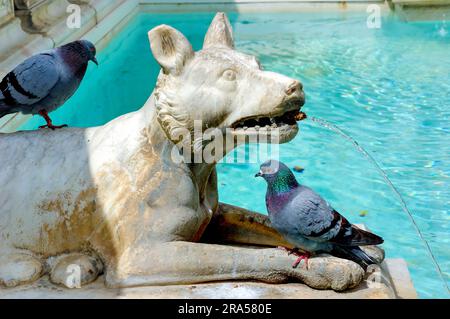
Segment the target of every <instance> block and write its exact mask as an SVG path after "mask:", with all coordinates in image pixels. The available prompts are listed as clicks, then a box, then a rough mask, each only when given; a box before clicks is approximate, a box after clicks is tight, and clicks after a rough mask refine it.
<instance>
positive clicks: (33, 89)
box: [0, 53, 60, 106]
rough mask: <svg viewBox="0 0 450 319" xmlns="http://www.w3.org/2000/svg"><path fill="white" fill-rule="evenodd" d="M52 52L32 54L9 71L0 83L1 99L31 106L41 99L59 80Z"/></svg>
mask: <svg viewBox="0 0 450 319" xmlns="http://www.w3.org/2000/svg"><path fill="white" fill-rule="evenodd" d="M59 75H60V69H59V67H58V64H57V61H56V59H55V57H54V56H53V54H51V53H42V54H38V55H34V56H32V57H30V58H28V59H27V60H25V61H24V62H22V63H21V64H19V65H18V66H17V67H16V68H15V69H14V70H12V71H11V72H9V73H8V74H7V75H6V76H5V78H4V79H3V80H2V82H1V84H0V89H1V91H2V95H3V100H4V101H5V103H6V104H8V105H12V106H32V105H33V104H35V103H38V102H39V101H41V100H43V99H44V98H45V97H47V95H48V94H49V93H50V91H51V89H52V88H53V87H54V86H55V84H56V83H57V82H58V80H59Z"/></svg>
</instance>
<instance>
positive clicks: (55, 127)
mask: <svg viewBox="0 0 450 319" xmlns="http://www.w3.org/2000/svg"><path fill="white" fill-rule="evenodd" d="M64 127H68V125H67V124H64V125H57V126H55V125H52V124H51V125H42V126H39V128H40V129H43V128H49V129H51V130H53V131H54V130H57V129H61V128H64Z"/></svg>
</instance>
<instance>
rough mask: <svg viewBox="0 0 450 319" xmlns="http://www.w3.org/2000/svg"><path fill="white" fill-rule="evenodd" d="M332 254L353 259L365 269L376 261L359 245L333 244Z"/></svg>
mask: <svg viewBox="0 0 450 319" xmlns="http://www.w3.org/2000/svg"><path fill="white" fill-rule="evenodd" d="M331 253H332V254H333V255H334V256H336V257H340V258H344V259H348V260H351V261H354V262H355V263H357V264H358V265H360V266H361V267H362V268H363V269H364V270H367V267H368V266H369V265H374V264H377V263H378V262H377V261H376V260H375V259H373V258H372V257H370V256H369V255H367V254H366V253H365V252H364V251H363V250H362V249H361V248H359V247H357V246H356V247H344V246H338V245H335V246H334V247H333V250H332V252H331Z"/></svg>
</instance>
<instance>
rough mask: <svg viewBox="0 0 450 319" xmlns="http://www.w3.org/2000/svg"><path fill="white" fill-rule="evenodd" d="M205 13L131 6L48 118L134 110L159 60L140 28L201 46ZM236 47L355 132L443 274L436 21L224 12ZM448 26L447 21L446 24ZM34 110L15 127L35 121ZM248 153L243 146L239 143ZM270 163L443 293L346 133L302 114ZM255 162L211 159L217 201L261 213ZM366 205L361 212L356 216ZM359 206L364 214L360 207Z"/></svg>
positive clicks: (448, 44)
mask: <svg viewBox="0 0 450 319" xmlns="http://www.w3.org/2000/svg"><path fill="white" fill-rule="evenodd" d="M212 17H213V14H171V15H150V14H146V15H139V16H138V17H137V18H136V19H135V20H134V21H133V22H132V23H131V24H130V25H129V26H128V27H126V29H125V30H124V31H123V32H122V33H121V34H120V35H118V36H117V37H116V39H114V40H113V42H111V44H110V45H109V46H108V47H107V48H106V49H105V50H103V51H102V52H101V53H100V54H99V62H100V66H99V67H98V69H97V68H96V67H95V66H94V65H92V66H90V68H89V71H88V73H87V76H86V78H85V80H84V82H83V84H82V86H81V87H80V89H79V91H78V92H77V93H76V95H75V96H74V97H73V98H72V99H71V100H70V101H69V102H67V103H66V105H65V106H64V107H62V108H60V109H59V110H57V111H56V112H54V113H53V114H52V118H54V121H55V123H67V124H69V125H71V126H92V125H99V124H103V123H105V122H107V121H108V120H110V119H112V118H114V117H116V116H118V115H120V114H123V113H127V112H130V111H133V110H136V109H138V108H139V107H140V106H141V105H143V103H144V102H145V101H146V99H147V97H148V96H149V95H150V93H151V92H152V90H153V87H154V84H155V81H156V76H157V74H158V72H159V67H158V66H157V64H156V63H155V62H154V60H153V58H152V56H151V53H150V50H149V44H148V40H147V31H148V30H149V29H151V28H152V27H154V26H156V25H158V24H161V23H165V24H169V25H172V26H174V27H176V28H177V29H179V30H181V31H182V32H183V33H184V34H185V35H186V36H187V37H188V38H189V40H190V41H191V42H192V44H193V46H194V48H196V49H199V48H201V45H202V41H203V37H204V34H205V32H206V30H207V28H208V24H209V22H210V21H211V19H212ZM230 18H231V21H232V24H233V27H234V29H235V38H236V46H237V48H238V49H239V50H241V51H244V52H247V53H251V54H254V55H256V56H258V57H259V58H260V60H261V62H262V64H263V65H264V67H265V69H267V70H271V71H276V72H280V73H283V74H286V75H288V76H291V77H294V78H298V79H300V80H301V81H302V82H303V84H304V87H305V92H306V96H307V104H306V106H305V109H304V110H305V111H306V112H307V113H308V114H309V115H313V116H316V117H319V118H323V119H326V120H328V121H330V122H332V123H334V124H336V125H338V126H339V127H341V128H342V129H343V130H344V131H345V132H346V133H348V134H350V135H351V136H352V137H353V138H355V139H356V140H357V141H358V142H359V143H360V145H361V146H363V147H364V148H365V149H367V151H368V152H369V154H371V155H372V156H373V157H374V158H375V159H376V160H377V162H378V163H379V165H380V166H381V167H382V168H383V169H384V170H385V171H386V172H387V175H388V176H389V178H390V179H391V180H392V181H393V183H394V185H395V186H396V187H397V188H398V190H399V191H400V193H401V195H402V196H403V198H404V199H405V201H406V203H407V205H408V207H409V209H410V210H411V211H412V213H413V215H414V217H415V219H416V221H417V223H418V225H419V227H420V228H421V230H422V232H423V234H424V236H425V238H426V239H427V241H428V242H429V244H430V246H431V248H432V250H433V253H434V254H435V256H436V258H437V261H438V262H439V264H440V267H441V268H442V270H443V272H444V276H445V280H446V282H447V284H449V283H450V250H449V244H450V235H449V234H450V226H449V225H450V224H449V221H450V214H449V207H450V187H449V185H450V183H449V181H450V161H449V160H450V138H449V133H450V107H449V101H450V54H449V53H450V35H449V33H448V32H447V33H446V30H447V26H446V25H445V24H443V23H441V22H430V23H410V24H405V23H401V22H399V21H396V20H395V19H391V18H384V19H383V23H382V28H381V29H368V28H367V27H366V16H365V15H359V14H346V15H341V14H336V13H329V14H310V13H308V14H270V15H266V14H260V15H256V14H255V15H247V14H245V15H244V14H243V15H236V14H235V15H230ZM448 29H449V30H448V31H450V28H448ZM41 124H42V120H40V119H39V118H34V119H32V120H30V121H29V122H27V123H26V124H25V125H24V127H23V129H35V128H36V127H37V126H38V125H41ZM249 150H250V151H254V150H255V149H254V146H251V147H247V148H245V147H242V148H240V149H239V151H240V152H244V151H249ZM280 155H281V160H282V161H284V162H285V163H286V164H288V165H289V166H291V167H293V166H295V165H299V166H302V167H304V168H305V171H304V172H303V173H302V174H298V179H299V180H300V182H302V183H304V184H306V185H309V186H310V187H312V188H314V189H315V190H317V191H318V192H319V193H321V194H322V195H323V196H324V197H325V198H327V199H328V200H329V201H330V202H331V203H332V205H333V206H334V207H335V208H336V209H337V210H339V211H340V212H342V213H343V214H344V215H345V216H347V217H348V219H350V220H351V221H352V222H354V223H365V224H366V225H368V227H369V228H370V229H372V230H373V231H375V232H376V233H378V234H380V235H382V236H383V237H384V238H385V241H386V242H385V244H384V248H385V249H386V252H387V257H389V258H404V259H406V261H407V262H408V266H409V268H410V271H411V274H412V278H413V281H414V284H415V286H416V288H417V290H418V291H419V294H420V296H421V297H423V298H429V297H447V298H448V297H449V295H448V291H447V290H446V288H445V287H444V284H443V282H442V281H440V279H439V276H438V274H437V272H436V270H435V267H434V265H433V264H432V262H431V261H430V258H429V256H428V255H427V252H426V250H425V248H424V244H423V243H422V242H421V241H420V239H419V237H418V235H417V233H416V232H415V230H414V228H413V227H412V224H411V222H410V220H409V219H408V217H407V215H406V214H405V213H404V211H402V208H401V205H400V203H399V201H398V200H397V199H396V197H395V196H394V194H393V193H392V191H391V189H390V188H389V187H388V186H387V185H386V183H385V182H384V181H383V178H382V177H381V176H380V174H379V173H378V172H377V171H376V170H375V168H374V167H373V165H372V164H370V163H369V162H368V161H367V160H366V159H365V158H364V157H363V156H362V155H361V154H360V153H358V151H357V150H356V149H355V148H354V147H353V146H352V144H351V143H350V142H348V141H345V140H344V139H342V138H341V137H340V136H339V135H337V134H336V133H333V132H331V131H329V130H326V129H324V128H321V127H319V126H318V125H316V124H315V123H313V122H311V121H305V122H302V125H301V132H300V134H299V135H298V136H297V138H296V139H295V140H294V141H292V142H290V143H289V144H285V145H282V146H281V147H280ZM258 166H259V165H258V164H257V163H255V164H220V165H219V184H220V185H219V186H220V196H221V200H222V201H225V202H228V203H232V204H236V205H240V206H243V207H246V208H249V209H253V210H256V211H259V212H263V213H265V212H266V208H265V204H264V194H265V184H264V182H263V181H262V180H256V179H254V178H253V176H254V174H255V172H257V171H258ZM362 211H366V212H365V214H364V213H363V214H361V212H362ZM361 215H365V216H361Z"/></svg>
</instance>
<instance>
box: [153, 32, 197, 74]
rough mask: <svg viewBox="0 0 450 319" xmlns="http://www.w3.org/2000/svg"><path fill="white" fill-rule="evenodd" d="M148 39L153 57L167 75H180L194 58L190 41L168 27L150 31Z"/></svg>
mask: <svg viewBox="0 0 450 319" xmlns="http://www.w3.org/2000/svg"><path fill="white" fill-rule="evenodd" d="M148 39H149V40H150V48H151V50H152V53H153V56H154V57H155V59H156V61H158V63H159V65H161V67H162V68H163V71H164V73H166V74H173V75H178V74H180V73H181V71H182V70H183V67H184V65H185V64H186V62H187V61H189V60H190V59H192V57H193V56H194V50H193V49H192V46H191V44H190V43H189V41H188V39H186V37H185V36H184V35H183V34H182V33H181V32H180V31H178V30H176V29H174V28H172V27H169V26H168V25H164V24H163V25H160V26H157V27H155V28H153V29H152V30H150V31H149V32H148Z"/></svg>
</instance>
